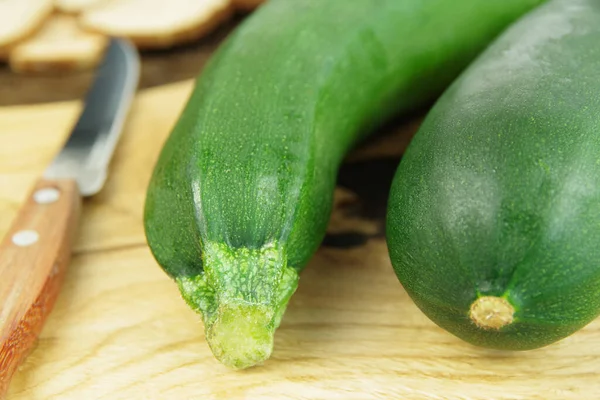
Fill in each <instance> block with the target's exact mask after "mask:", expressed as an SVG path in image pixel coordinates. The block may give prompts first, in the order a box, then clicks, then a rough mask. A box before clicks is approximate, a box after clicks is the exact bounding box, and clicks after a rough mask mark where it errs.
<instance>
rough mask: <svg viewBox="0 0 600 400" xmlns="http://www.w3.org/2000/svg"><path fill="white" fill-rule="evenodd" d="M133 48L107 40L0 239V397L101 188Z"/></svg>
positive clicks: (132, 74) (124, 109) (127, 100)
mask: <svg viewBox="0 0 600 400" xmlns="http://www.w3.org/2000/svg"><path fill="white" fill-rule="evenodd" d="M139 71H140V61H139V56H138V53H137V50H136V49H135V47H133V46H132V45H131V44H130V43H129V42H128V41H126V40H123V39H116V38H115V39H111V40H110V42H109V44H108V46H107V49H106V51H105V56H104V59H103V60H102V63H101V64H100V66H99V67H98V70H97V72H96V76H95V78H94V82H93V83H92V86H91V88H90V89H89V92H88V93H87V95H86V98H85V101H84V108H83V111H82V113H81V115H80V116H79V119H78V121H77V123H76V124H75V126H74V128H73V130H72V132H71V134H70V136H69V138H68V139H67V141H66V143H65V145H64V147H63V148H62V150H61V151H60V152H59V153H58V155H57V156H56V158H55V159H54V160H53V161H52V163H51V164H50V166H49V167H48V168H47V169H46V171H45V172H44V174H43V176H42V177H41V178H40V179H39V180H38V181H37V182H36V183H35V185H34V186H33V189H32V191H31V193H30V195H29V196H28V198H27V200H26V201H25V204H24V205H23V207H22V208H21V210H20V211H19V213H18V215H17V218H16V219H15V220H14V222H13V224H12V226H11V227H10V229H9V231H8V234H7V235H6V237H5V238H4V240H3V242H2V243H1V244H0V398H4V397H5V396H6V392H7V391H8V385H9V382H10V379H11V378H12V376H13V374H14V372H15V370H16V369H17V367H18V366H19V365H20V363H21V362H22V361H23V360H24V359H25V357H26V356H27V354H28V353H29V352H30V351H31V350H32V348H33V345H34V343H35V341H36V339H37V337H38V335H39V334H40V332H41V330H42V326H43V324H44V322H45V320H46V317H47V316H48V314H49V313H50V311H51V310H52V307H53V306H54V302H55V300H56V297H57V295H58V292H59V289H60V286H61V283H62V280H63V278H64V275H65V270H66V267H67V265H68V263H69V260H70V258H71V245H72V243H73V239H74V233H75V231H76V229H77V226H78V220H79V213H80V204H81V200H82V197H88V196H92V195H94V194H96V193H97V192H98V191H100V189H101V188H102V186H103V184H104V182H105V180H106V174H107V170H108V164H109V162H110V159H111V156H112V153H113V150H114V148H115V146H116V144H117V141H118V139H119V136H120V134H121V131H122V128H123V125H124V122H125V119H126V117H127V114H128V112H129V109H130V106H131V102H132V100H133V97H134V95H135V92H136V90H137V85H138V81H139V73H140V72H139Z"/></svg>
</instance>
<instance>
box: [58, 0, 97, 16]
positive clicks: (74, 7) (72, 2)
mask: <svg viewBox="0 0 600 400" xmlns="http://www.w3.org/2000/svg"><path fill="white" fill-rule="evenodd" d="M104 1H107V0H54V4H55V6H56V8H57V9H59V10H60V11H62V12H66V13H78V12H81V11H83V10H85V9H87V8H91V7H94V6H97V5H98V4H100V3H102V2H104Z"/></svg>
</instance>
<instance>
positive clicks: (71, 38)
mask: <svg viewBox="0 0 600 400" xmlns="http://www.w3.org/2000/svg"><path fill="white" fill-rule="evenodd" d="M107 44H108V37H107V36H105V35H102V34H98V33H91V32H85V31H83V30H82V29H81V28H80V27H79V25H78V24H77V19H76V17H75V16H69V15H59V14H55V15H53V16H52V17H51V18H50V19H49V20H48V21H46V23H45V24H44V25H43V27H42V28H41V29H40V30H39V31H38V32H37V34H36V35H34V36H32V37H31V38H30V39H27V40H25V41H24V42H22V43H20V44H18V45H17V46H15V47H14V48H13V49H12V51H11V52H10V55H9V60H8V61H9V65H10V67H11V69H12V70H13V71H16V72H25V73H28V72H57V71H61V72H62V71H73V70H82V69H88V68H92V67H94V66H96V65H97V64H98V63H99V62H100V60H101V59H102V56H103V54H104V51H105V49H106V46H107Z"/></svg>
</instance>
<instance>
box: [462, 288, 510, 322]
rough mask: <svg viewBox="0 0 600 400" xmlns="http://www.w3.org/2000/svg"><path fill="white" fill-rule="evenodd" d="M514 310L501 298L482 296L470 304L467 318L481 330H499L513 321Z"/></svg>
mask: <svg viewBox="0 0 600 400" xmlns="http://www.w3.org/2000/svg"><path fill="white" fill-rule="evenodd" d="M514 314H515V308H514V307H513V306H512V305H511V304H510V303H509V302H508V300H506V299H505V298H502V297H496V296H482V297H480V298H478V299H477V300H475V301H474V302H473V303H472V304H471V309H470V310H469V318H471V321H473V323H475V325H477V326H478V327H480V328H482V329H494V330H499V329H500V328H503V327H505V326H507V325H510V324H511V323H512V322H513V320H514Z"/></svg>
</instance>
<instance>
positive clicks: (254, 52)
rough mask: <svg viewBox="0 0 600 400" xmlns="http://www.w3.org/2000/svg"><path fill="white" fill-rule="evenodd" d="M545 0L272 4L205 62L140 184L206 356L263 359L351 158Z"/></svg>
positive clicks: (163, 257)
mask: <svg viewBox="0 0 600 400" xmlns="http://www.w3.org/2000/svg"><path fill="white" fill-rule="evenodd" d="M541 2H542V0H429V1H421V0H408V1H398V0H352V1H348V0H327V1H324V0H271V1H269V2H267V3H266V4H265V5H264V6H262V7H261V8H260V9H259V10H258V11H256V12H255V13H254V14H252V15H251V16H250V17H249V18H248V19H246V20H245V21H244V22H243V23H242V25H241V26H239V27H238V28H237V29H236V30H235V31H234V32H233V33H232V34H231V35H230V37H228V39H227V40H226V41H225V43H223V44H222V46H220V48H219V50H218V51H217V52H216V54H214V55H213V57H212V58H211V60H210V62H209V64H208V65H207V66H206V68H205V69H204V71H203V72H202V73H201V75H200V76H199V77H198V79H197V81H196V86H195V88H194V91H193V93H192V95H191V98H190V99H189V101H188V104H187V105H186V107H185V108H184V110H183V112H182V114H181V116H180V118H179V120H178V122H177V124H176V126H175V127H174V130H173V132H172V134H171V136H170V137H169V139H168V141H167V143H166V144H165V146H164V148H163V150H162V152H161V155H160V157H159V160H158V162H157V164H156V166H155V170H154V173H153V176H152V179H151V182H150V185H149V188H148V193H147V198H146V206H145V216H144V220H145V230H146V237H147V240H148V243H149V245H150V248H151V250H152V254H153V255H154V257H155V258H156V260H157V261H158V263H159V264H160V265H161V266H162V268H163V269H164V270H165V271H166V272H167V273H168V274H169V275H170V276H171V277H172V278H173V279H174V280H175V281H176V282H177V284H178V286H179V289H180V291H181V293H182V295H183V298H184V299H185V301H186V302H187V303H188V304H189V306H190V307H191V308H192V309H194V310H196V311H198V312H200V313H201V315H202V318H203V321H204V325H205V332H206V339H207V341H208V343H209V345H210V348H211V350H212V351H213V354H214V355H215V356H216V358H217V359H219V360H220V361H221V362H222V363H224V364H225V365H228V366H230V367H233V368H244V367H248V366H252V365H254V364H257V363H259V362H262V361H264V360H265V359H267V358H268V357H269V356H270V354H271V351H272V346H273V334H274V331H275V329H276V328H277V327H278V326H279V324H280V321H281V318H282V315H283V313H284V310H285V308H286V305H287V303H288V300H289V299H290V297H291V296H292V294H293V293H294V291H295V289H296V287H297V284H298V273H299V272H300V271H301V270H302V268H304V266H305V265H306V263H307V262H308V260H309V259H310V258H311V257H312V255H313V253H314V252H315V251H316V249H317V248H318V246H319V244H320V242H321V240H322V238H323V236H324V234H325V230H326V226H327V222H328V219H329V216H330V211H331V207H332V197H333V192H334V187H335V182H336V173H337V170H338V167H339V165H340V163H341V161H342V159H343V157H344V155H345V154H346V152H347V151H348V150H349V149H350V148H351V147H352V146H353V145H354V144H355V143H357V141H359V140H361V139H362V138H363V137H365V135H367V134H368V133H369V132H371V131H372V129H373V128H374V127H375V126H376V125H377V124H379V123H380V122H381V121H383V120H384V119H385V118H387V117H388V116H390V115H391V114H392V113H399V112H406V111H408V110H411V109H414V108H417V107H420V106H423V105H424V104H426V103H428V102H431V101H433V100H434V99H435V98H436V97H437V96H439V95H440V94H441V92H442V91H443V89H444V88H445V87H446V86H447V85H448V84H450V82H451V81H452V80H453V79H454V78H456V76H457V75H458V74H459V73H460V71H461V70H462V69H463V68H464V67H465V66H466V65H467V64H468V62H470V61H472V60H473V59H474V58H475V56H476V55H477V54H478V52H480V51H481V50H482V49H483V48H484V47H485V45H486V44H488V43H489V42H490V41H491V40H492V39H493V38H494V37H495V36H496V35H497V34H498V33H499V32H500V31H501V30H502V29H504V28H505V27H506V26H507V25H508V24H509V23H510V22H512V21H513V20H515V19H516V18H518V17H519V16H520V15H522V14H523V13H525V12H526V11H528V10H530V9H531V8H533V7H534V6H536V5H538V4H539V3H541Z"/></svg>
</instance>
